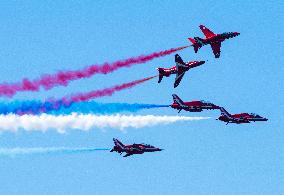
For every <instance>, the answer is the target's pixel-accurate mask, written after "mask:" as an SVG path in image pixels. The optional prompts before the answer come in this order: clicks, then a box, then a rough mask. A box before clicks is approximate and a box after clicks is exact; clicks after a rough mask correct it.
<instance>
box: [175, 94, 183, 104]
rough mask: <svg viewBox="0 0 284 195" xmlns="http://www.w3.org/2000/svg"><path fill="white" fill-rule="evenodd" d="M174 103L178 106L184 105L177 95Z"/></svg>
mask: <svg viewBox="0 0 284 195" xmlns="http://www.w3.org/2000/svg"><path fill="white" fill-rule="evenodd" d="M172 96H173V101H174V103H176V104H178V105H180V106H181V105H183V101H182V100H181V99H180V98H179V97H178V96H177V95H176V94H173V95H172Z"/></svg>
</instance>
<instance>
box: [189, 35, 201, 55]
mask: <svg viewBox="0 0 284 195" xmlns="http://www.w3.org/2000/svg"><path fill="white" fill-rule="evenodd" d="M188 40H189V41H190V42H191V43H192V46H193V49H194V52H195V53H197V51H198V49H199V44H198V43H197V41H196V40H195V39H193V38H188Z"/></svg>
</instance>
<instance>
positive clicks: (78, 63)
mask: <svg viewBox="0 0 284 195" xmlns="http://www.w3.org/2000/svg"><path fill="white" fill-rule="evenodd" d="M283 13H284V3H283V1H280V0H279V1H234V2H233V1H229V0H228V1H199V0H194V1H175V2H173V1H87V0H85V1H81V2H79V1H35V0H34V1H1V2H0V24H1V27H0V65H1V69H0V75H1V77H0V82H1V83H2V82H13V81H19V80H20V79H21V78H23V77H28V78H37V77H38V76H39V75H41V74H44V73H54V72H56V71H57V70H69V69H72V70H75V69H78V68H81V67H84V66H86V65H90V64H95V63H103V62H105V61H110V62H112V61H115V60H118V59H123V58H126V57H130V56H136V55H140V54H148V53H151V52H153V51H160V50H163V49H168V48H171V47H178V46H183V45H187V44H189V42H188V41H187V38H188V37H193V36H200V37H203V34H202V33H201V31H200V30H199V28H198V26H199V25H200V24H204V25H206V26H207V27H208V28H210V29H211V30H212V31H214V32H215V33H222V32H229V31H237V32H240V33H241V35H240V36H238V37H236V38H233V39H230V40H227V41H225V42H224V43H223V45H222V48H221V57H220V59H215V58H214V56H213V54H212V51H211V48H210V46H205V47H203V48H202V49H201V50H200V51H199V52H198V54H195V53H194V51H193V49H192V48H189V49H185V50H184V51H181V52H179V54H180V55H181V57H182V58H183V59H184V60H185V61H189V60H208V62H206V63H205V64H204V65H203V66H200V67H198V68H195V69H193V70H192V71H190V72H188V73H187V74H186V75H185V77H184V79H183V81H182V82H181V84H180V86H179V87H178V88H176V89H174V88H173V81H174V77H170V78H166V79H164V80H163V81H162V83H160V84H158V83H157V80H152V81H149V82H147V83H145V84H142V85H140V86H138V87H135V88H133V89H130V90H125V91H122V92H119V93H116V94H115V95H114V96H112V97H104V98H100V99H98V100H97V101H100V102H110V103H111V102H129V103H157V104H168V103H171V102H172V99H171V94H172V93H177V94H178V95H179V96H180V97H181V98H182V99H183V100H185V101H190V100H196V99H205V100H208V101H211V102H214V103H216V104H218V105H222V106H224V107H226V108H227V110H228V111H229V112H231V113H238V112H255V113H258V114H260V115H262V116H265V117H267V118H268V119H269V121H268V122H266V123H265V122H262V123H261V122H259V123H252V124H245V125H233V124H232V125H227V126H226V125H225V124H224V123H221V122H220V121H216V120H215V118H217V117H218V116H219V112H218V111H204V112H202V113H188V112H184V111H183V112H181V113H180V114H179V115H185V116H209V117H212V118H211V119H210V120H205V121H192V122H190V121H189V122H183V123H175V124H171V125H162V126H154V127H148V128H141V129H131V128H130V129H127V132H126V133H123V132H121V131H119V130H117V129H110V128H106V129H104V131H102V130H99V129H93V130H92V131H89V132H82V131H75V130H73V131H69V132H67V133H65V134H59V133H57V132H55V131H49V132H45V133H41V132H24V131H20V132H17V133H10V132H6V133H2V134H1V135H0V147H1V148H5V147H103V148H106V147H107V148H110V147H112V145H113V143H112V138H113V137H117V138H119V139H121V140H122V141H123V142H125V143H133V142H136V143H139V142H145V143H149V144H152V145H154V146H157V147H160V148H164V149H165V150H164V151H162V152H157V153H151V154H145V155H136V156H132V157H129V158H122V157H121V156H119V155H118V154H114V153H109V152H108V151H96V152H93V153H84V154H68V155H67V154H66V155H38V156H36V155H35V156H21V157H15V158H0V173H1V174H0V181H1V188H0V194H114V193H116V194H283V193H284V168H283V164H284V142H283V138H284V132H283V110H284V104H283V98H284V89H283V84H284V83H283V75H284V68H283V67H284V55H283V51H284V46H283V44H284V40H283V29H284V22H283V21H284V14H283ZM172 65H174V55H170V56H167V57H164V58H160V59H156V60H154V61H152V62H150V63H146V64H143V65H137V66H134V67H132V68H127V69H121V70H119V71H116V72H114V73H112V74H109V75H97V76H94V77H92V78H90V79H82V80H80V81H76V82H72V83H71V84H70V85H69V86H68V87H66V88H65V87H57V88H54V89H52V90H50V91H41V92H39V93H28V92H25V93H19V94H17V95H16V96H15V99H18V100H33V99H38V100H44V99H45V98H46V97H51V96H55V97H61V96H64V95H67V94H71V93H75V92H83V91H90V90H94V89H100V88H103V87H107V86H112V85H114V84H117V83H122V82H127V81H131V80H134V79H140V78H143V77H147V76H152V75H155V74H156V73H157V72H156V69H155V68H156V67H159V66H162V67H163V66H164V67H170V66H172ZM1 101H7V99H5V98H1ZM126 114H127V113H126ZM138 114H141V115H144V114H156V115H177V112H176V111H175V110H171V109H170V108H160V109H152V110H147V111H141V112H139V113H138Z"/></svg>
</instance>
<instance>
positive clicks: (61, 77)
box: [0, 46, 189, 97]
mask: <svg viewBox="0 0 284 195" xmlns="http://www.w3.org/2000/svg"><path fill="white" fill-rule="evenodd" d="M187 47H189V46H184V47H178V48H172V49H169V50H165V51H160V52H154V53H152V54H149V55H141V56H138V57H132V58H128V59H125V60H119V61H116V62H113V63H107V62H106V63H104V64H103V65H91V66H88V67H86V68H83V69H81V70H74V71H60V72H58V73H55V74H46V75H42V76H41V77H40V78H38V79H34V80H29V79H27V78H24V79H23V80H22V81H21V82H18V83H12V84H9V83H8V84H7V83H3V84H0V96H7V97H13V96H14V95H15V94H16V93H17V92H20V91H39V90H40V89H41V88H43V89H45V90H49V89H52V88H53V87H56V86H67V85H68V84H69V82H70V81H73V80H78V79H82V78H89V77H91V76H93V75H95V74H108V73H111V72H113V71H115V70H117V69H119V68H123V67H130V66H132V65H134V64H142V63H146V62H148V61H151V60H153V59H155V58H159V57H163V56H166V55H170V54H172V53H174V52H176V51H179V50H182V49H185V48H187Z"/></svg>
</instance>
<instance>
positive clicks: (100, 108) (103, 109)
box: [0, 101, 169, 115]
mask: <svg viewBox="0 0 284 195" xmlns="http://www.w3.org/2000/svg"><path fill="white" fill-rule="evenodd" d="M57 105H58V103H57ZM43 107H44V109H43ZM163 107H169V105H158V104H138V103H134V104H128V103H99V102H94V101H89V102H79V103H73V104H68V105H63V106H61V107H60V108H59V107H57V110H54V109H53V108H54V107H53V106H52V105H51V104H47V103H46V102H40V101H13V102H10V103H0V114H21V115H23V114H24V113H30V114H40V113H41V112H42V111H43V110H45V113H48V114H71V113H72V112H77V113H83V114H88V113H99V114H112V113H119V112H125V111H126V112H137V111H139V110H143V109H153V108H163Z"/></svg>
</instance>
